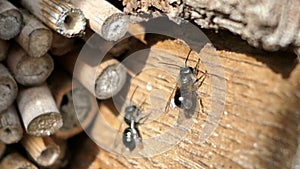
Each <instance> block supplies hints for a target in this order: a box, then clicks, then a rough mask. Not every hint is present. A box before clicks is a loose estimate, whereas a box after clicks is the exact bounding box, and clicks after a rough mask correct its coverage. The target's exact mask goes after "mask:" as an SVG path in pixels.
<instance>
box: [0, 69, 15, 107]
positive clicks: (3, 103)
mask: <svg viewBox="0 0 300 169" xmlns="http://www.w3.org/2000/svg"><path fill="white" fill-rule="evenodd" d="M17 93H18V85H17V82H16V81H15V79H14V78H13V77H12V75H11V74H10V72H9V71H8V69H7V68H6V67H5V66H4V65H3V64H1V63H0V111H3V110H5V109H7V108H8V107H9V106H10V105H11V104H12V103H13V102H14V100H15V99H16V97H17Z"/></svg>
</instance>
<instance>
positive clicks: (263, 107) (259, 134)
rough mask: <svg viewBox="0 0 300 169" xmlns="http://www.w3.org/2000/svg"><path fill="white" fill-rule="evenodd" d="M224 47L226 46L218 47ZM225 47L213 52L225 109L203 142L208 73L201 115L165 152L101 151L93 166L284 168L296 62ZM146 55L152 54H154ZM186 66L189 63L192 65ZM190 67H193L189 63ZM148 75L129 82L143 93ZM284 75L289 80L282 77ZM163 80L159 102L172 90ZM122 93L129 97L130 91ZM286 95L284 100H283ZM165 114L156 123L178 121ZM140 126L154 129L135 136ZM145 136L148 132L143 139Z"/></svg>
mask: <svg viewBox="0 0 300 169" xmlns="http://www.w3.org/2000/svg"><path fill="white" fill-rule="evenodd" d="M229 37H230V36H229ZM153 41H155V40H153ZM230 42H231V43H232V44H230V46H234V48H236V47H237V46H236V45H238V43H240V41H238V40H236V39H232V40H231V41H230ZM218 43H220V42H218ZM218 45H220V44H218ZM226 45H229V44H224V46H226ZM154 48H155V49H160V50H163V51H165V53H164V55H167V54H168V53H172V52H173V53H176V54H177V56H184V54H186V53H187V52H185V51H186V50H188V48H187V47H186V48H184V47H183V45H182V44H181V43H178V42H176V40H175V41H174V40H165V41H163V42H158V43H155V44H154V45H152V46H151V49H154ZM245 48H246V47H245V46H242V48H241V50H246V49H245ZM183 49H186V50H183ZM225 49H226V48H225ZM225 49H224V50H217V51H216V52H217V54H218V55H219V57H220V61H221V64H222V67H223V68H224V75H225V76H224V79H225V80H226V100H225V101H224V100H223V101H224V103H225V110H224V112H223V114H222V116H221V119H220V121H218V123H217V125H216V126H217V127H216V129H215V130H214V132H213V133H212V135H211V136H210V137H208V138H207V139H206V141H205V142H204V143H202V144H200V143H199V142H198V141H199V137H200V136H201V134H202V132H203V128H204V126H205V123H209V124H213V123H212V121H211V120H212V119H211V118H207V117H208V116H209V113H210V112H209V111H208V110H210V109H211V108H212V107H213V106H216V105H212V104H211V100H210V98H211V92H212V90H214V89H215V88H210V86H211V83H212V82H211V80H212V79H211V76H214V74H209V76H208V77H207V79H206V80H205V81H204V83H203V85H202V86H201V87H200V88H199V93H200V95H201V99H202V101H203V109H204V112H205V113H204V114H203V113H199V114H198V116H197V117H195V119H196V122H195V123H194V125H193V126H192V128H191V130H190V132H189V134H188V135H187V136H186V137H185V139H184V140H183V141H181V142H180V143H179V144H177V145H176V146H175V147H173V148H171V149H170V150H168V151H166V152H164V153H162V154H159V155H157V156H153V157H151V158H137V159H135V158H120V157H119V156H117V155H114V154H112V153H107V152H105V153H104V152H103V151H102V153H99V154H98V159H97V160H96V161H94V164H95V163H96V162H97V163H101V161H102V160H105V161H109V162H110V164H111V166H114V167H125V166H126V167H128V166H129V167H133V166H135V167H137V168H145V167H151V168H170V167H177V168H187V167H191V168H290V166H291V165H292V162H293V158H294V156H295V154H296V148H297V138H298V136H297V134H296V133H297V132H296V131H297V126H298V122H297V121H299V111H298V110H299V105H298V104H297V102H298V100H299V97H298V96H297V94H296V93H298V91H299V86H300V84H299V82H300V81H299V77H300V76H299V75H300V67H299V64H296V65H288V64H285V63H283V62H282V61H281V59H280V57H282V56H280V55H282V53H273V54H270V55H271V56H268V57H266V56H261V55H254V54H245V53H241V51H239V50H236V52H234V51H227V50H225ZM246 51H249V50H246ZM151 52H153V53H154V50H151ZM151 52H150V54H151ZM169 55H172V54H169ZM169 55H168V57H169ZM206 55H207V56H208V55H209V53H208V52H207V53H206ZM200 57H201V56H200ZM202 57H203V56H202ZM272 57H273V58H274V60H273V59H272ZM191 60H192V59H191ZM183 62H184V61H183ZM183 62H182V63H183ZM287 63H288V62H287ZM189 64H191V65H192V64H193V62H191V63H189ZM194 64H196V63H195V61H194ZM206 64H211V65H214V64H213V63H209V62H204V63H203V65H202V64H201V65H200V66H203V67H204V69H202V68H200V69H201V70H205V68H206V66H205V65H206ZM211 65H210V66H211ZM276 65H277V66H279V67H281V68H284V67H286V69H281V70H278V69H277V70H278V71H279V72H278V71H274V68H275V67H276ZM200 66H199V67H200ZM290 68H291V69H290ZM150 72H151V71H150V70H148V73H147V71H146V70H145V71H143V72H141V73H140V74H139V75H138V76H136V78H135V79H133V80H132V83H133V84H134V85H138V86H139V87H140V86H141V88H142V87H143V86H145V89H146V87H147V85H146V84H147V83H146V82H145V81H142V80H137V79H143V78H142V76H144V77H147V76H146V75H148V76H149V75H153V74H154V73H153V72H151V73H150ZM159 73H161V72H159ZM286 74H289V76H288V77H286ZM175 75H176V73H175ZM139 77H140V78H139ZM146 79H147V78H146ZM148 79H149V78H148ZM150 79H151V78H150ZM165 79H168V77H166V78H165ZM169 79H170V80H169V82H166V83H165V84H164V85H163V86H164V87H165V89H164V90H165V92H166V93H165V94H166V95H165V96H164V97H163V98H165V97H166V96H169V95H171V93H172V89H173V88H174V87H176V82H177V79H176V77H172V76H171V77H169ZM135 80H136V81H135ZM129 91H132V89H131V90H129ZM146 91H147V90H140V91H139V92H141V93H142V92H143V93H144V94H145V95H147V93H146ZM139 92H137V93H139ZM128 93H129V94H128V95H130V92H128ZM135 95H136V98H135V97H134V99H133V100H134V101H138V100H140V98H141V96H142V95H143V94H141V95H138V94H135ZM287 97H288V98H289V99H286V98H287ZM135 99H136V100H135ZM146 102H147V101H146ZM165 102H167V100H165ZM101 107H102V106H100V108H101ZM145 108H147V106H145ZM171 114H172V113H171V111H170V112H168V113H166V114H165V115H170V116H168V117H164V118H162V119H161V122H164V123H165V124H167V123H168V121H170V124H171V123H172V119H173V120H174V119H176V118H177V117H178V112H177V114H176V115H171ZM112 118H114V117H112ZM151 124H152V125H151ZM160 124H161V123H160ZM146 125H148V126H149V128H150V129H152V130H154V128H158V127H157V123H146V124H145V126H141V133H142V134H141V135H142V136H143V137H146V138H147V137H149V136H150V135H151V132H150V131H151V130H146ZM146 132H149V134H148V135H147V134H146ZM87 145H88V144H87ZM106 164H107V163H106Z"/></svg>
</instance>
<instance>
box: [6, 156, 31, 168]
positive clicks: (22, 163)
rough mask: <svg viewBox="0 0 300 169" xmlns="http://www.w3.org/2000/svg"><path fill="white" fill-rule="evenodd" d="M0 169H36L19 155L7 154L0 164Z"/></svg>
mask: <svg viewBox="0 0 300 169" xmlns="http://www.w3.org/2000/svg"><path fill="white" fill-rule="evenodd" d="M0 168H1V169H25V168H26V169H37V167H36V166H35V165H34V164H32V163H31V162H30V161H28V160H27V159H25V158H24V157H23V156H21V155H20V154H19V153H11V154H8V155H7V156H6V157H5V158H4V159H3V160H2V161H1V163H0Z"/></svg>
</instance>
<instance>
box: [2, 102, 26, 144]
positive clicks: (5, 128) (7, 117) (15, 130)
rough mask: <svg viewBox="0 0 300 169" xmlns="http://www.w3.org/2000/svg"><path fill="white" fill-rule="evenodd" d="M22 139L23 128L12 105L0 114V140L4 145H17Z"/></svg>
mask: <svg viewBox="0 0 300 169" xmlns="http://www.w3.org/2000/svg"><path fill="white" fill-rule="evenodd" d="M22 137H23V128H22V125H21V122H20V119H19V116H18V113H17V110H16V108H15V106H14V105H11V106H10V107H9V108H8V109H7V110H4V111H2V112H1V113H0V140H1V141H2V142H3V143H5V144H12V143H17V142H18V141H20V140H21V138H22Z"/></svg>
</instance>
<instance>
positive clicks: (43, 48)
mask: <svg viewBox="0 0 300 169" xmlns="http://www.w3.org/2000/svg"><path fill="white" fill-rule="evenodd" d="M21 13H22V15H23V21H24V24H25V25H24V27H23V28H22V30H21V32H20V34H19V35H18V36H17V37H16V38H15V39H16V41H17V42H18V43H19V45H20V46H21V47H22V48H23V49H24V50H25V51H26V53H27V54H28V55H30V56H32V57H41V56H44V55H45V54H46V53H47V51H48V50H49V49H50V46H51V43H52V31H51V30H50V29H49V28H48V27H46V26H45V25H44V24H43V23H41V22H40V21H39V20H38V19H37V18H36V17H34V16H33V15H31V14H30V13H29V12H28V11H26V10H21Z"/></svg>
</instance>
